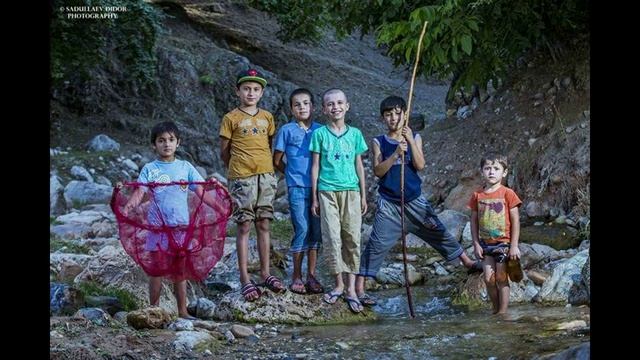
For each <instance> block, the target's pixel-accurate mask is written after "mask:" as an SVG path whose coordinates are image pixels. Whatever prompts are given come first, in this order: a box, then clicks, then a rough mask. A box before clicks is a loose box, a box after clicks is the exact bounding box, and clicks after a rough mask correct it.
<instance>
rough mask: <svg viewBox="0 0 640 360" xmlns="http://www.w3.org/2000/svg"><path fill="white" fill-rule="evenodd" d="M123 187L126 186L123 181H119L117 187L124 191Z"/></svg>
mask: <svg viewBox="0 0 640 360" xmlns="http://www.w3.org/2000/svg"><path fill="white" fill-rule="evenodd" d="M123 186H124V184H123V183H122V181H118V182H117V183H116V187H117V188H118V189H122V187H123Z"/></svg>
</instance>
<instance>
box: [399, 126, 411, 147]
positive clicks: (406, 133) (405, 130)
mask: <svg viewBox="0 0 640 360" xmlns="http://www.w3.org/2000/svg"><path fill="white" fill-rule="evenodd" d="M402 136H404V138H405V139H407V141H408V142H409V144H413V141H414V139H413V131H411V128H410V127H408V126H405V127H403V128H402Z"/></svg>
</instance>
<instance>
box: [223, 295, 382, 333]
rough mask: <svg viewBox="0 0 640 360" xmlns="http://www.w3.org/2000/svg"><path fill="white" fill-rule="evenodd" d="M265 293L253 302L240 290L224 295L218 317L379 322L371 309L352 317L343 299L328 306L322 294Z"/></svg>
mask: <svg viewBox="0 0 640 360" xmlns="http://www.w3.org/2000/svg"><path fill="white" fill-rule="evenodd" d="M262 290H263V293H262V296H261V297H260V298H259V299H258V300H256V301H253V302H248V301H246V300H244V298H243V297H242V295H241V294H240V291H233V292H229V293H227V294H225V295H224V296H223V297H222V299H220V301H219V302H218V305H217V307H216V310H215V317H216V318H217V319H220V320H225V321H244V322H263V323H287V324H300V325H302V324H304V325H320V324H338V323H355V322H362V321H368V320H374V319H376V314H375V313H374V312H373V311H371V310H368V309H365V310H364V311H363V312H362V313H360V314H353V313H352V312H351V311H350V310H349V308H348V307H347V303H346V302H345V301H344V300H342V299H339V300H338V301H337V302H336V303H335V304H333V305H329V304H327V303H325V302H324V301H322V294H317V295H299V294H295V293H293V292H291V291H287V292H285V293H282V294H274V293H273V292H271V291H270V290H267V289H263V288H262Z"/></svg>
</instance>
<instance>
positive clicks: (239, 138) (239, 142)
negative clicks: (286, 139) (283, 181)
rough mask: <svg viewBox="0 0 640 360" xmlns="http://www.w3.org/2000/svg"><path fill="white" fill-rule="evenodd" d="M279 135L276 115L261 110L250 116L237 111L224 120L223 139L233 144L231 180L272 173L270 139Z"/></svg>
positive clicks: (230, 164)
mask: <svg viewBox="0 0 640 360" xmlns="http://www.w3.org/2000/svg"><path fill="white" fill-rule="evenodd" d="M275 132H276V126H275V123H274V121H273V115H271V113H270V112H268V111H266V110H262V109H258V112H257V113H256V114H255V115H253V116H251V115H250V114H247V113H246V112H244V111H241V110H240V109H238V108H235V109H233V110H232V111H230V112H228V113H227V114H226V115H225V116H224V117H223V118H222V124H221V125H220V136H222V137H224V138H227V139H230V140H231V159H229V174H228V178H229V179H238V178H244V177H248V176H252V175H258V174H265V173H272V172H273V160H272V157H271V148H270V147H269V138H270V137H271V136H273V134H275Z"/></svg>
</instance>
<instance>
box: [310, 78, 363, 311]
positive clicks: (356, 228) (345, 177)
mask: <svg viewBox="0 0 640 360" xmlns="http://www.w3.org/2000/svg"><path fill="white" fill-rule="evenodd" d="M322 108H323V113H324V114H325V115H326V116H327V117H328V118H329V121H328V122H327V125H326V126H323V127H321V128H319V129H317V130H316V131H314V133H313V136H312V137H311V144H310V145H309V150H310V151H311V152H312V166H311V188H312V190H311V192H312V203H311V212H312V214H313V215H314V216H320V229H321V232H322V242H323V244H325V246H326V253H327V264H328V266H329V272H330V273H331V274H334V275H335V276H336V286H335V287H334V289H333V290H332V291H330V292H328V293H326V294H325V295H324V297H323V300H324V301H325V302H327V303H329V304H334V303H335V302H336V300H337V299H338V298H339V297H341V296H342V293H343V291H344V281H343V279H342V273H347V278H348V285H347V291H346V293H345V300H346V301H347V303H348V305H349V309H351V311H353V312H354V313H359V312H361V311H362V304H361V303H360V301H358V297H357V295H356V291H355V280H356V274H357V273H358V271H359V270H360V269H359V267H360V226H361V224H362V215H363V214H364V213H366V212H367V193H366V188H365V177H364V166H363V165H362V157H361V155H362V153H364V152H366V151H367V144H366V143H365V140H364V137H363V136H362V133H361V132H360V130H358V129H357V128H355V127H352V126H347V125H346V124H345V119H344V118H345V115H346V113H347V111H348V110H349V102H348V101H347V97H346V95H345V94H344V92H343V91H342V90H340V89H330V90H327V91H325V93H324V95H323V96H322ZM318 212H319V213H320V215H318Z"/></svg>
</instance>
